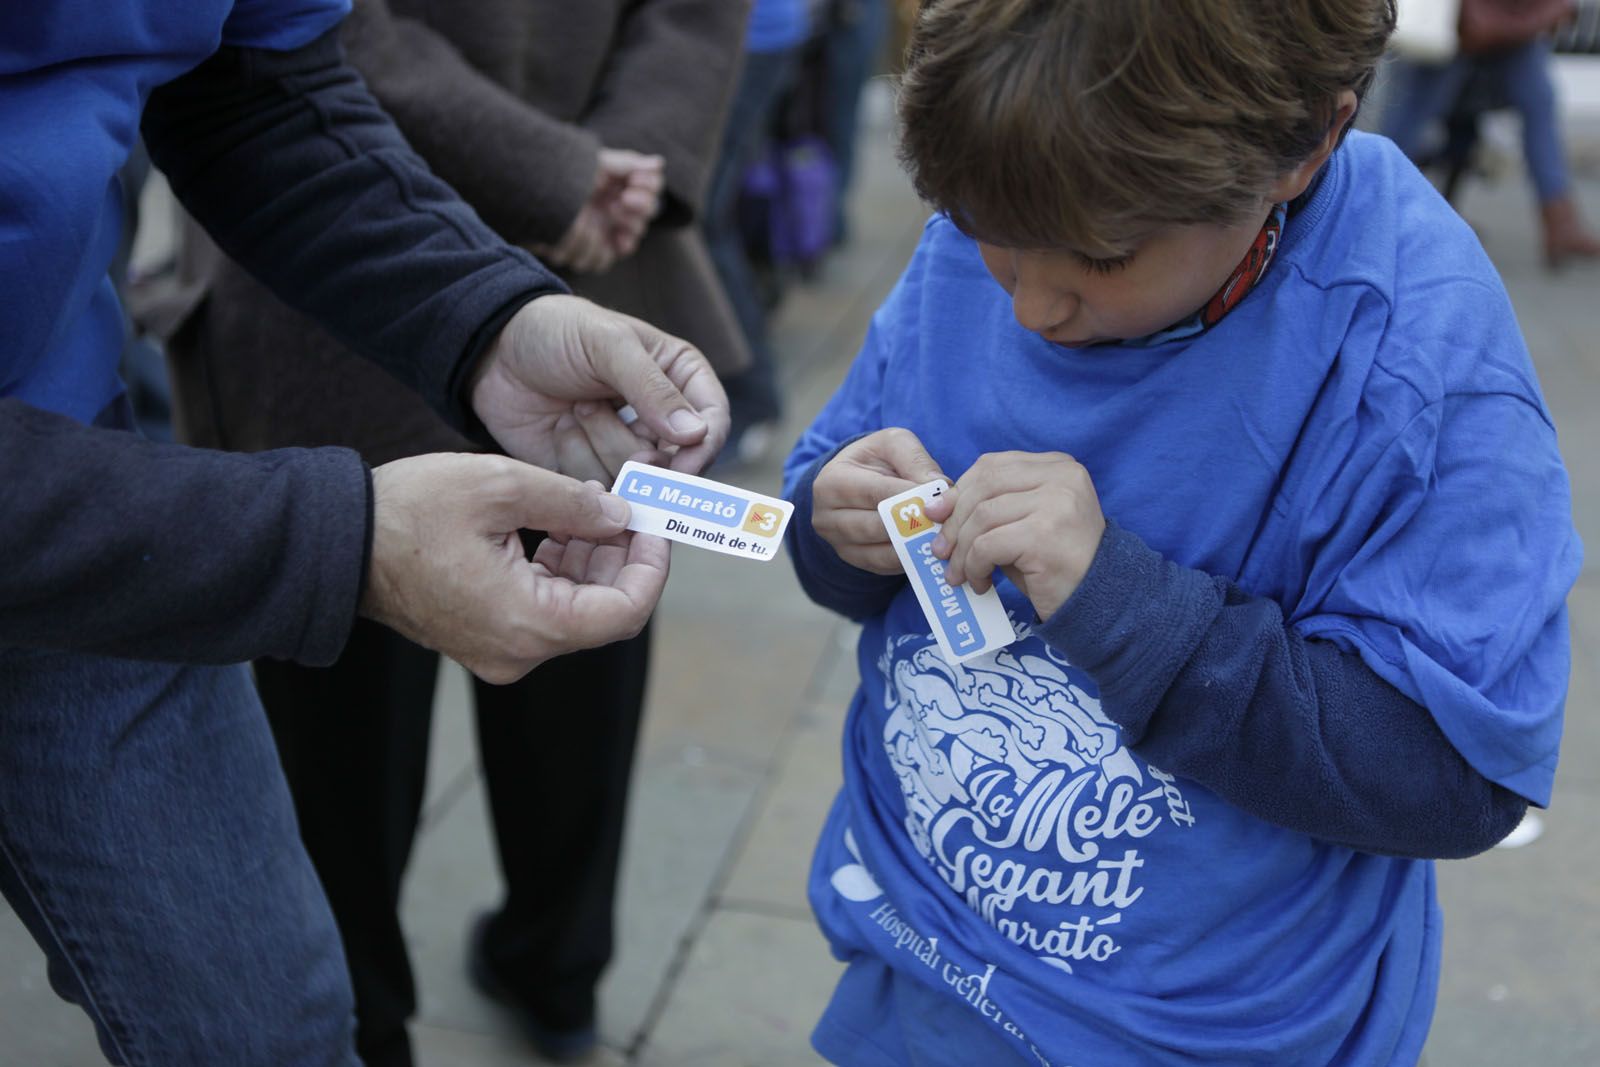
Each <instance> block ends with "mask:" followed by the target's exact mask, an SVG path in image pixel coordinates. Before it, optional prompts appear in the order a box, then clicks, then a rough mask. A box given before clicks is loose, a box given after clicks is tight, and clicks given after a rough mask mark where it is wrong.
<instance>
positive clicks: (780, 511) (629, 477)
mask: <svg viewBox="0 0 1600 1067" xmlns="http://www.w3.org/2000/svg"><path fill="white" fill-rule="evenodd" d="M611 491H612V492H613V493H615V494H616V495H617V496H620V497H621V498H622V499H624V500H626V501H627V502H628V507H629V509H630V510H631V512H632V515H631V517H630V518H629V519H628V529H630V530H633V531H634V532H636V533H649V534H658V535H660V536H661V537H665V538H667V539H668V540H672V541H682V542H683V543H684V544H686V545H694V546H696V547H697V548H709V549H711V551H713V552H725V553H727V554H728V555H730V556H743V557H744V558H745V559H776V558H777V556H778V546H779V545H780V544H782V543H783V531H784V530H785V529H787V528H788V525H789V516H790V515H791V514H792V513H793V512H794V505H793V504H791V503H789V502H788V501H787V500H779V499H778V498H777V497H772V496H763V495H762V494H760V493H752V492H751V491H750V490H748V489H740V488H739V487H738V486H736V485H726V484H724V483H722V482H714V481H712V480H711V479H710V478H697V477H695V476H694V475H692V474H679V473H678V472H677V471H672V470H667V469H666V468H665V467H652V466H650V465H649V464H647V463H637V462H633V461H631V460H630V461H629V462H627V463H624V464H623V465H622V470H621V471H620V472H619V473H618V474H617V484H616V485H614V486H612V487H611Z"/></svg>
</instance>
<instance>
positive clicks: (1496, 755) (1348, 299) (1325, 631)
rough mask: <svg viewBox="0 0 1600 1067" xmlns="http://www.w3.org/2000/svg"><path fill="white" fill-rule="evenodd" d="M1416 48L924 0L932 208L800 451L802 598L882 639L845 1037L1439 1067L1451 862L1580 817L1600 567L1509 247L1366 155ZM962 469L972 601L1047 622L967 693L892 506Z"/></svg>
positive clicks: (1027, 623)
mask: <svg viewBox="0 0 1600 1067" xmlns="http://www.w3.org/2000/svg"><path fill="white" fill-rule="evenodd" d="M1392 25H1393V9H1392V5H1390V4H1389V3H1387V2H1386V0H1359V2H1358V0H1162V2H1158V0H1080V2H1072V3H1067V2H1060V0H932V2H930V3H928V4H926V5H925V6H924V8H923V12H922V15H921V17H920V20H919V22H918V25H917V27H916V30H915V33H914V36H913V38H912V41H911V45H910V48H909V50H908V69H907V72H906V75H905V80H904V85H903V91H902V99H901V104H900V108H901V114H902V119H903V122H904V127H905V129H904V141H903V156H904V159H905V161H906V162H907V164H908V166H909V169H910V171H911V173H912V176H913V178H914V180H915V182H916V184H917V187H918V189H919V191H920V192H921V193H922V195H923V196H924V197H925V199H927V200H928V201H929V202H930V203H931V204H932V205H934V206H935V207H936V208H937V209H938V210H939V212H940V214H939V215H938V216H936V217H935V218H934V219H933V220H932V221H930V223H929V224H928V227H927V229H926V232H925V233H924V236H923V240H922V243H921V245H920V247H919V248H918V251H917V253H916V255H915V256H914V257H913V259H912V261H911V264H910V265H909V266H908V268H907V270H906V273H905V275H904V276H903V278H902V279H901V281H900V283H899V285H898V287H897V288H896V290H895V292H894V293H893V294H892V295H891V296H890V297H889V299H888V301H887V302H886V303H885V305H884V306H883V308H882V309H880V311H879V312H878V314H877V316H876V317H875V319H874V322H873V326H872V329H871V331H870V333H869V335H868V337H867V340H866V343H865V347H864V349H863V351H862V353H861V355H860V356H859V357H858V359H857V361H856V363H855V365H854V367H853V368H852V369H851V371H850V374H849V376H848V377H847V379H846V381H845V382H844V384H843V385H842V386H841V388H840V390H839V392H838V393H837V395H835V397H834V398H833V399H832V401H831V402H830V403H829V404H828V406H827V407H826V408H825V409H824V410H823V412H822V413H821V414H820V415H819V416H818V418H817V420H816V421H815V423H814V424H813V425H812V427H811V428H810V430H809V431H808V432H807V433H806V435H805V436H804V437H803V438H802V439H801V441H800V443H799V444H798V445H797V446H796V448H795V451H794V453H793V455H792V456H791V457H790V460H789V463H788V467H787V472H786V488H787V491H788V493H789V495H790V497H791V498H792V499H793V500H794V501H795V503H796V505H797V516H796V523H795V526H796V536H795V539H794V541H793V545H792V547H793V551H794V558H795V564H796V567H797V570H798V571H799V574H800V578H801V582H802V584H803V585H804V586H805V588H806V590H807V592H808V593H809V594H810V595H811V596H812V597H813V598H814V599H816V600H817V601H818V602H819V603H822V604H824V605H826V606H829V607H831V608H834V609H836V610H838V611H841V612H843V613H845V614H847V615H849V616H851V617H853V618H858V619H861V620H863V622H864V624H865V625H864V628H863V631H862V637H861V644H860V652H859V665H860V669H861V675H862V685H861V688H860V690H859V691H858V693H857V695H856V698H855V702H854V704H853V706H852V708H851V711H850V716H849V719H848V721H847V725H846V738H845V745H844V757H845V768H844V771H845V786H844V789H843V792H842V793H841V795H840V797H839V798H838V800H837V802H836V803H835V805H834V809H833V812H832V814H831V815H830V817H829V819H828V822H827V825H826V826H825V827H824V830H823V833H822V839H821V842H820V844H819V846H818V851H817V856H816V859H815V865H814V870H813V877H812V884H811V898H812V904H813V907H814V908H815V910H816V912H817V915H818V918H819V920H820V922H821V924H822V926H823V929H824V932H825V933H826V934H827V936H828V938H829V940H830V942H831V944H832V946H833V949H834V951H835V952H836V954H838V955H839V956H840V957H841V958H842V959H844V960H846V961H847V962H848V964H849V966H848V968H847V969H846V971H845V974H844V977H843V978H842V979H841V982H840V985H839V989H838V991H837V992H836V993H835V995H834V998H833V1001H832V1003H831V1004H830V1005H829V1007H828V1009H827V1011H826V1013H825V1014H824V1016H823V1018H822V1021H821V1022H820V1023H819V1024H818V1027H817V1030H816V1032H815V1034H814V1035H813V1042H814V1044H815V1045H816V1047H817V1048H818V1050H819V1051H821V1052H822V1053H823V1055H824V1056H826V1057H828V1058H829V1059H831V1060H833V1061H835V1062H838V1063H841V1064H847V1065H852V1067H854V1065H864V1067H876V1065H884V1064H951V1065H955V1064H961V1065H970V1064H983V1065H985V1067H988V1065H991V1064H993V1065H1002V1064H1047V1065H1054V1067H1063V1065H1071V1067H1103V1065H1143V1064H1180V1063H1182V1064H1192V1063H1215V1064H1230V1065H1232V1064H1273V1065H1280V1064H1351V1065H1360V1067H1372V1065H1399V1064H1412V1063H1415V1062H1416V1060H1417V1058H1418V1055H1419V1054H1420V1051H1421V1049H1422V1046H1423V1041H1424V1039H1425V1037H1426V1034H1427V1029H1428V1023H1429V1019H1430V1015H1431V1012H1432V1007H1433V1000H1434V995H1435V990H1436V986H1437V981H1438V975H1439V943H1440V919H1439V911H1438V907H1437V903H1436V901H1435V898H1434V887H1433V867H1432V864H1431V862H1429V861H1430V860H1431V859H1432V858H1435V857H1445V856H1464V855H1470V854H1472V853H1474V852H1477V851H1480V850H1482V849H1485V848H1488V847H1489V846H1490V845H1491V844H1493V843H1494V842H1495V841H1496V840H1498V839H1499V838H1500V837H1501V836H1503V835H1504V834H1505V833H1506V832H1507V831H1509V830H1510V829H1511V828H1512V827H1514V826H1515V825H1516V823H1517V821H1518V820H1519V819H1520V817H1521V816H1522V814H1523V812H1524V810H1525V808H1526V805H1527V803H1528V802H1529V801H1532V802H1534V803H1536V804H1544V803H1546V802H1547V801H1548V799H1549V796H1550V788H1551V778H1552V775H1553V773H1554V768H1555V760H1556V748H1557V742H1558V740H1559V735H1560V729H1561V715H1562V702H1563V699H1564V696H1565V687H1566V678H1567V670H1568V663H1569V654H1568V646H1567V635H1566V615H1565V610H1564V607H1563V601H1564V598H1565V594H1566V591H1567V589H1568V588H1569V586H1570V585H1571V583H1572V581H1573V579H1574V576H1575V575H1576V572H1577V568H1578V563H1579V556H1580V549H1579V546H1578V543H1577V538H1576V536H1575V534H1574V532H1573V530H1572V523H1571V516H1570V502H1569V490H1568V485H1567V479H1566V475H1565V472H1564V470H1563V468H1562V465H1561V460H1560V457H1559V455H1558V453H1557V451H1556V444H1555V434H1554V431H1553V429H1552V427H1551V424H1550V420H1549V416H1548V414H1547V413H1546V411H1545V408H1544V405H1543V402H1542V399H1541V397H1540V394H1539V389H1538V385H1537V382H1536V380H1535V377H1534V373H1533V370H1532V368H1531V366H1530V364H1529V361H1528V357H1527V352H1526V350H1525V348H1524V346H1523V343H1522V340H1521V338H1520V336H1519V334H1518V331H1517V326H1516V322H1515V319H1514V317H1513V314H1512V311H1511V307H1510V305H1509V302H1508V300H1507V298H1506V295H1505V293H1504V290H1503V289H1502V287H1501V285H1500V283H1499V281H1498V279H1497V277H1496V275H1495V273H1494V270H1493V268H1492V267H1491V265H1490V264H1489V262H1488V260H1487V258H1486V257H1485V256H1484V254H1483V252H1482V250H1481V249H1480V248H1479V247H1478V245H1477V243H1476V241H1475V240H1474V238H1473V237H1472V235H1471V233H1470V231H1469V230H1468V229H1467V227H1466V226H1464V225H1463V224H1462V223H1461V222H1460V220H1459V219H1457V218H1456V216H1455V215H1454V214H1453V213H1452V212H1451V211H1450V210H1449V208H1448V207H1447V206H1445V204H1444V203H1443V202H1442V201H1441V200H1440V199H1439V198H1438V197H1437V196H1436V195H1435V194H1434V193H1433V191H1432V190H1431V189H1430V188H1429V187H1428V186H1427V185H1426V183H1425V182H1424V180H1423V179H1422V178H1421V177H1420V176H1419V175H1418V174H1417V173H1416V171H1415V170H1414V169H1413V168H1412V167H1411V166H1410V165H1409V164H1408V163H1407V162H1406V161H1405V160H1404V158H1403V157H1402V156H1401V155H1400V154H1399V153H1398V152H1397V151H1396V150H1395V149H1394V147H1393V146H1392V145H1391V144H1389V143H1388V142H1386V141H1383V140H1380V139H1378V138H1373V137H1366V136H1362V135H1359V134H1354V133H1351V134H1349V135H1348V137H1347V136H1346V129H1347V127H1348V126H1349V123H1350V120H1351V118H1352V117H1353V115H1354V113H1355V110H1356V107H1357V104H1358V102H1359V99H1360V97H1361V94H1362V93H1363V91H1364V90H1365V89H1366V87H1367V85H1368V84H1369V83H1370V80H1371V76H1372V70H1373V67H1374V64H1375V63H1376V61H1377V59H1378V57H1379V55H1380V54H1381V52H1382V49H1383V46H1384V41H1385V39H1386V38H1387V36H1388V33H1389V31H1390V29H1391V28H1392ZM946 475H948V476H949V477H950V478H951V479H953V480H954V482H955V491H954V492H953V493H951V494H946V498H945V499H944V500H943V501H942V502H940V503H938V504H936V505H933V506H932V507H930V515H931V517H933V518H934V519H935V520H937V521H941V522H943V523H944V526H943V530H942V537H941V540H940V542H939V544H938V545H936V548H935V551H936V553H937V554H938V555H940V556H941V557H942V558H944V559H945V560H946V561H947V568H948V569H947V577H948V580H949V581H950V582H952V583H960V582H962V581H967V582H969V583H970V584H971V585H972V587H973V588H974V589H976V590H979V591H982V590H984V589H987V588H989V586H990V584H991V582H992V583H993V584H994V585H995V586H997V587H998V588H999V590H1000V595H1001V597H1002V599H1003V601H1004V602H1005V604H1006V605H1007V607H1008V609H1009V611H1010V613H1011V616H1012V619H1013V621H1014V623H1016V624H1017V626H1018V630H1019V633H1020V634H1021V635H1022V636H1021V639H1020V640H1019V641H1018V642H1017V643H1016V644H1014V645H1012V646H1010V647H1009V648H1007V649H1005V650H1003V651H1001V652H999V653H997V654H995V655H993V656H992V657H986V658H983V659H979V660H976V661H972V662H969V663H967V664H964V665H962V666H960V667H956V666H952V665H951V664H949V663H947V662H946V661H945V660H944V659H943V658H942V656H941V655H940V653H939V651H938V649H937V646H936V645H935V643H934V639H933V637H932V636H931V634H930V633H929V628H928V625H927V622H926V620H925V619H924V617H923V615H922V612H921V610H920V608H919V607H918V605H917V602H916V600H915V598H914V596H913V594H912V592H911V590H910V589H909V587H908V586H907V585H906V582H905V580H904V577H903V574H902V572H901V570H900V567H899V564H898V562H897V561H896V559H895V556H894V554H893V551H892V550H891V548H890V546H889V545H888V543H887V537H886V535H885V533H884V531H883V527H882V525H881V523H880V522H879V519H878V515H877V513H876V506H877V503H878V501H880V500H882V499H884V498H886V497H888V496H890V495H892V494H895V493H898V492H901V491H903V490H905V489H907V488H910V487H912V486H913V485H916V484H919V483H921V482H924V481H927V480H930V479H932V478H936V477H944V476H946ZM996 568H998V569H999V571H1000V576H995V575H994V574H993V572H994V570H995V569H996Z"/></svg>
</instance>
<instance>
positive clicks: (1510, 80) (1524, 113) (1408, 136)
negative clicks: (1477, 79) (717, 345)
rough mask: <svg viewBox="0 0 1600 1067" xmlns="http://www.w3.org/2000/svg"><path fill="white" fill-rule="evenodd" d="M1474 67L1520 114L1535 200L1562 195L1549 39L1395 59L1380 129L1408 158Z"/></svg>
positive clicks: (1563, 184) (1564, 183) (1564, 178)
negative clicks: (1438, 60) (1444, 58)
mask: <svg viewBox="0 0 1600 1067" xmlns="http://www.w3.org/2000/svg"><path fill="white" fill-rule="evenodd" d="M1475 66H1482V67H1484V68H1486V69H1487V70H1488V71H1489V72H1490V73H1491V74H1492V75H1493V76H1494V77H1495V78H1496V79H1497V80H1498V81H1499V82H1500V85H1501V88H1502V89H1503V91H1504V92H1505V96H1506V99H1507V100H1508V101H1509V102H1510V104H1511V106H1512V107H1514V108H1516V109H1517V112H1518V114H1520V115H1521V117H1522V155H1523V158H1524V159H1525V160H1526V161H1527V164H1528V174H1529V176H1530V177H1531V178H1532V179H1533V187H1534V189H1535V191H1536V192H1537V193H1538V195H1539V201H1540V203H1544V202H1547V201H1550V200H1556V199H1559V198H1560V197H1562V196H1565V195H1566V194H1567V190H1568V185H1569V182H1568V178H1567V163H1566V157H1565V155H1564V154H1563V150H1562V147H1561V125H1560V121H1561V120H1560V113H1559V112H1558V111H1557V109H1556V92H1555V86H1554V84H1553V83H1552V82H1551V80H1550V42H1549V40H1548V39H1545V38H1540V39H1538V40H1534V41H1529V42H1528V43H1527V44H1525V45H1522V46H1520V47H1518V48H1513V49H1511V50H1510V51H1507V52H1500V53H1496V54H1494V55H1487V56H1457V57H1456V58H1455V59H1453V60H1451V61H1450V62H1448V63H1442V64H1433V63H1416V62H1413V61H1411V60H1404V59H1397V60H1395V61H1394V62H1393V64H1392V65H1391V67H1390V70H1389V78H1390V82H1389V88H1388V90H1387V93H1386V106H1385V108H1384V114H1383V133H1384V135H1385V136H1387V137H1388V138H1390V139H1391V140H1393V141H1394V143H1395V144H1397V145H1399V146H1400V150H1401V151H1402V152H1404V153H1405V154H1406V155H1407V156H1409V157H1410V158H1411V159H1412V160H1415V159H1417V157H1418V155H1419V154H1420V153H1421V152H1422V150H1423V147H1424V144H1423V140H1424V138H1425V137H1426V135H1427V132H1428V127H1429V125H1430V124H1431V123H1433V122H1435V121H1438V120H1442V119H1444V118H1445V117H1446V116H1447V115H1448V114H1449V113H1450V108H1451V105H1452V104H1454V102H1455V99H1456V97H1457V96H1458V95H1459V94H1460V92H1461V88H1462V86H1463V85H1465V84H1466V81H1467V78H1468V76H1469V75H1470V74H1471V73H1472V71H1473V69H1474V67H1475Z"/></svg>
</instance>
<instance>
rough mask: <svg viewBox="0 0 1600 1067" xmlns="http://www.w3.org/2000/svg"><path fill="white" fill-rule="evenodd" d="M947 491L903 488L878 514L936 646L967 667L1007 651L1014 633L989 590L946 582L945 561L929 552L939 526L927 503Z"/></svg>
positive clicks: (933, 485) (936, 484) (939, 485)
mask: <svg viewBox="0 0 1600 1067" xmlns="http://www.w3.org/2000/svg"><path fill="white" fill-rule="evenodd" d="M948 491H949V484H948V483H946V482H942V481H933V482H929V483H927V484H926V485H919V486H917V487H916V488H915V489H907V490H906V491H905V492H903V493H900V494H898V495H897V496H892V497H890V498H889V499H888V500H885V501H883V502H882V503H880V504H879V505H878V515H879V516H880V517H881V518H882V519H883V527H884V529H885V530H887V531H888V532H889V543H890V544H892V545H894V551H895V555H897V556H899V557H900V566H902V567H904V568H905V571H906V577H907V578H909V579H910V580H911V588H912V589H913V590H914V591H915V592H916V594H917V602H918V603H920V604H921V605H922V613H923V614H924V615H926V616H927V617H928V627H929V628H930V629H931V630H933V636H934V637H935V638H936V639H937V640H938V642H939V648H940V649H941V650H942V651H943V652H944V655H945V658H946V659H948V660H949V661H950V662H951V663H965V662H966V661H967V660H969V659H975V658H977V657H978V656H985V655H988V654H989V653H991V652H995V651H998V650H999V649H1002V648H1004V647H1006V646H1007V645H1009V644H1011V643H1012V642H1013V641H1015V640H1016V639H1017V632H1016V630H1015V629H1013V628H1012V626H1011V619H1010V618H1009V617H1008V616H1007V615H1006V609H1005V605H1004V604H1002V603H1001V602H1000V594H999V593H997V592H995V590H994V587H993V586H990V587H989V591H988V592H986V593H974V592H973V591H972V587H971V586H969V585H965V584H963V585H951V584H950V583H949V582H947V581H945V577H944V567H945V564H944V560H942V559H940V558H939V557H938V556H935V555H934V554H933V539H934V538H935V537H937V536H938V534H939V524H938V523H936V522H934V521H933V520H932V519H930V518H928V513H927V512H928V504H929V503H931V502H932V501H935V500H938V499H939V498H940V497H941V496H943V495H944V494H945V493H946V492H948Z"/></svg>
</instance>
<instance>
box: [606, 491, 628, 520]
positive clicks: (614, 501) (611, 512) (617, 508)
mask: <svg viewBox="0 0 1600 1067" xmlns="http://www.w3.org/2000/svg"><path fill="white" fill-rule="evenodd" d="M600 510H601V511H602V512H604V513H605V517H606V518H608V519H610V520H611V521H612V522H620V523H626V522H627V521H628V502H627V501H626V500H623V499H622V498H621V497H616V496H612V495H611V494H610V493H605V494H602V495H601V497H600Z"/></svg>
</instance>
